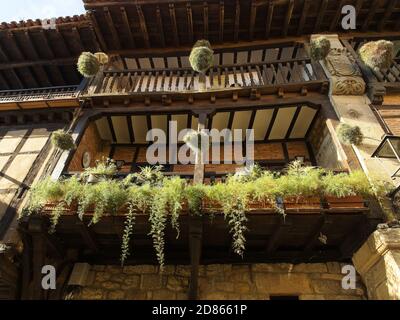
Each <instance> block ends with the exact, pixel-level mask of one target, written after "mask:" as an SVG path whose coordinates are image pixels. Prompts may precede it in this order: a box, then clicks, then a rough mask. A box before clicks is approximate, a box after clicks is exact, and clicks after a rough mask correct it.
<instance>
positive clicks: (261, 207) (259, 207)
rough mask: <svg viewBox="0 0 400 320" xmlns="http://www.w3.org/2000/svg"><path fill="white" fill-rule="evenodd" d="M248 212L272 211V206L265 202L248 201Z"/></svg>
mask: <svg viewBox="0 0 400 320" xmlns="http://www.w3.org/2000/svg"><path fill="white" fill-rule="evenodd" d="M247 206H248V208H249V211H270V210H274V205H273V204H272V203H271V202H269V201H266V200H250V201H249V202H248V203H247Z"/></svg>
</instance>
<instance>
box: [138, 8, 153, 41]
mask: <svg viewBox="0 0 400 320" xmlns="http://www.w3.org/2000/svg"><path fill="white" fill-rule="evenodd" d="M136 10H137V14H138V16H139V23H140V29H141V31H142V33H143V40H144V45H145V47H146V48H150V39H149V33H148V32H147V26H146V20H145V18H144V14H143V11H142V7H141V6H140V5H137V6H136Z"/></svg>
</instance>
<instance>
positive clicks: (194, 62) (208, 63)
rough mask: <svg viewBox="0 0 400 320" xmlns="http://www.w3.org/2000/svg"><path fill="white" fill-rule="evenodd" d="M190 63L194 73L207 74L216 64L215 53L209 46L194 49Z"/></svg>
mask: <svg viewBox="0 0 400 320" xmlns="http://www.w3.org/2000/svg"><path fill="white" fill-rule="evenodd" d="M203 41H204V40H203ZM203 44H204V43H203ZM189 62H190V65H191V66H192V69H193V70H194V71H197V72H200V73H205V72H206V71H207V70H208V69H210V68H211V67H212V66H213V64H214V51H213V50H212V49H211V47H208V46H201V47H200V46H199V47H193V49H192V51H191V52H190V56H189Z"/></svg>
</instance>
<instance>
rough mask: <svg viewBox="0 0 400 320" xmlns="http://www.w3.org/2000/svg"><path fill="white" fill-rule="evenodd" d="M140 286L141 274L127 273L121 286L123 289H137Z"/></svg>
mask: <svg viewBox="0 0 400 320" xmlns="http://www.w3.org/2000/svg"><path fill="white" fill-rule="evenodd" d="M139 287H140V276H139V275H126V276H125V279H124V282H123V284H122V286H121V288H122V289H124V290H126V289H136V288H139Z"/></svg>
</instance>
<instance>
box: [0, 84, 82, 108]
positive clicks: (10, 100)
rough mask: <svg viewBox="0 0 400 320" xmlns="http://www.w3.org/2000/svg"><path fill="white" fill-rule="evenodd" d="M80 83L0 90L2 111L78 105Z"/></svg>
mask: <svg viewBox="0 0 400 320" xmlns="http://www.w3.org/2000/svg"><path fill="white" fill-rule="evenodd" d="M79 88H80V86H79V85H74V86H61V87H48V88H34V89H23V90H6V91H0V111H5V110H20V109H22V110H25V109H41V108H57V107H60V108H65V107H78V106H79V101H78V96H79Z"/></svg>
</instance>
